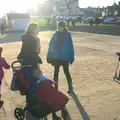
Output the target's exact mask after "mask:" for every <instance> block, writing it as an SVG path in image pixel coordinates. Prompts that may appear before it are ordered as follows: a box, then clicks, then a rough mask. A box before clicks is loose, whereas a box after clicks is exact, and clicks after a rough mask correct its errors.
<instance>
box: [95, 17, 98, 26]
mask: <svg viewBox="0 0 120 120" xmlns="http://www.w3.org/2000/svg"><path fill="white" fill-rule="evenodd" d="M95 24H96V25H98V24H99V18H98V17H96V19H95Z"/></svg>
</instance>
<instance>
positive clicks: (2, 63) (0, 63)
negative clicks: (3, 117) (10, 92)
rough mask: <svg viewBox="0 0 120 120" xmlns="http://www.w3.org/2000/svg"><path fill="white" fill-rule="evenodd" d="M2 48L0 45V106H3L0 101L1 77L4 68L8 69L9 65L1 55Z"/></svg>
mask: <svg viewBox="0 0 120 120" xmlns="http://www.w3.org/2000/svg"><path fill="white" fill-rule="evenodd" d="M2 51H3V48H2V47H0V108H1V107H2V106H3V104H4V102H3V101H1V86H2V79H3V77H4V71H3V68H4V69H10V65H9V64H8V63H7V62H6V60H5V59H4V57H2Z"/></svg>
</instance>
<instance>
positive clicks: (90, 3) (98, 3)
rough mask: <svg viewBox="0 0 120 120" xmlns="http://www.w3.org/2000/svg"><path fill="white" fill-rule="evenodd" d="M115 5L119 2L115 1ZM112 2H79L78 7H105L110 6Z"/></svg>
mask: <svg viewBox="0 0 120 120" xmlns="http://www.w3.org/2000/svg"><path fill="white" fill-rule="evenodd" d="M115 1H116V2H117V3H118V1H120V0H115ZM113 3H114V0H79V6H80V7H88V6H93V7H95V6H107V5H112V4H113Z"/></svg>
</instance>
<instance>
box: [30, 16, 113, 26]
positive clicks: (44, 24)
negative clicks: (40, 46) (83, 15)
mask: <svg viewBox="0 0 120 120" xmlns="http://www.w3.org/2000/svg"><path fill="white" fill-rule="evenodd" d="M31 22H37V23H38V24H39V26H41V27H47V20H46V19H40V18H31ZM69 25H70V26H72V22H70V24H69ZM76 26H91V25H90V24H88V23H80V22H76ZM92 26H96V25H95V24H93V25H92ZM97 26H98V27H99V26H102V27H104V26H114V25H113V24H98V25H97Z"/></svg>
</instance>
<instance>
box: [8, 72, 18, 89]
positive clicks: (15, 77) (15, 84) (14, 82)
mask: <svg viewBox="0 0 120 120" xmlns="http://www.w3.org/2000/svg"><path fill="white" fill-rule="evenodd" d="M17 81H18V77H17V75H16V73H15V72H13V77H12V81H11V85H10V90H12V91H17V90H19V88H18V86H17Z"/></svg>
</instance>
